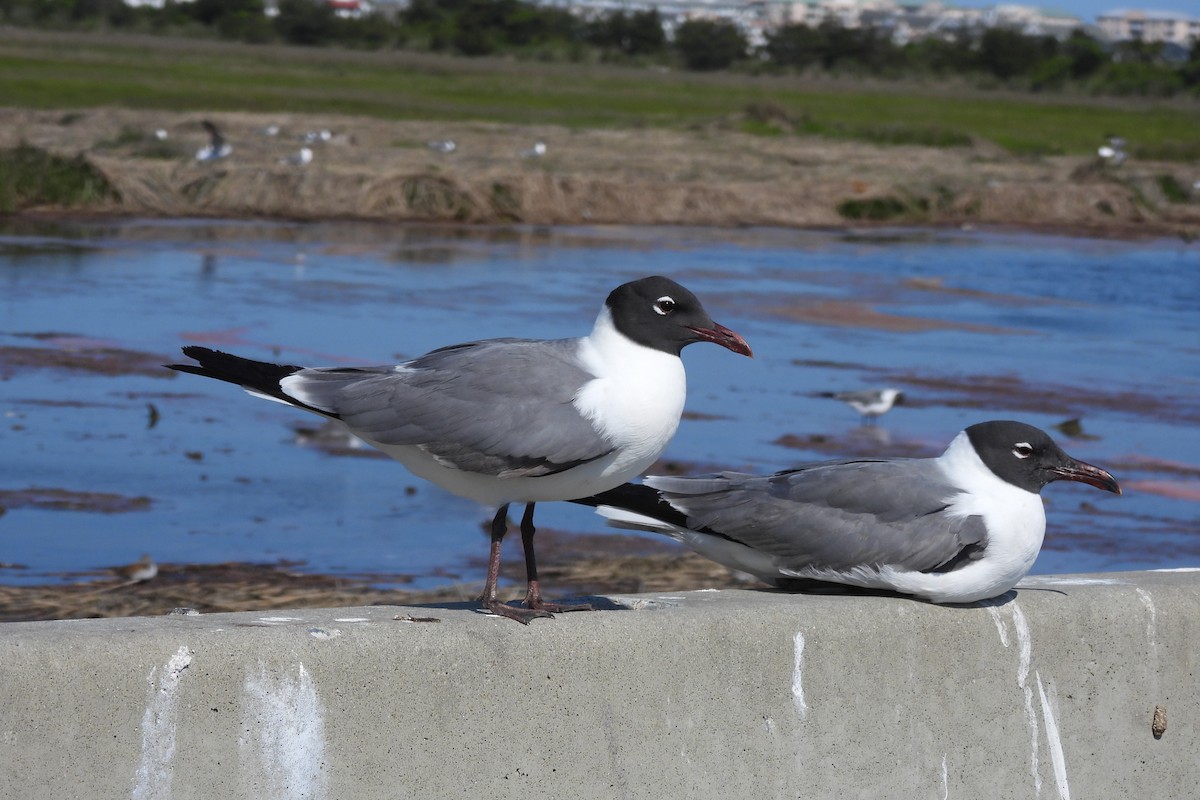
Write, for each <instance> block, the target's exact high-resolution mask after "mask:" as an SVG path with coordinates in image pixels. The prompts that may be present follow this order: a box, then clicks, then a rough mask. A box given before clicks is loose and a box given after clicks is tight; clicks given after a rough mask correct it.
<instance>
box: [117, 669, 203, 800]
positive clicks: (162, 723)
mask: <svg viewBox="0 0 1200 800" xmlns="http://www.w3.org/2000/svg"><path fill="white" fill-rule="evenodd" d="M193 655H194V654H193V653H192V651H191V650H189V649H188V648H187V647H186V646H185V647H180V648H179V650H177V651H176V653H175V655H173V656H171V658H170V659H168V660H167V663H166V664H164V665H163V666H162V668H161V670H160V668H159V667H153V668H152V669H151V670H150V674H149V676H147V680H148V681H149V682H150V701H149V702H148V703H147V704H146V710H145V711H144V712H143V713H142V752H141V756H140V758H139V759H138V766H137V772H136V773H135V774H134V778H133V791H132V792H131V793H130V797H131V798H132V800H168V798H170V797H171V783H172V780H173V779H174V774H175V769H174V763H175V729H176V727H178V724H179V682H180V678H181V677H182V676H183V672H184V670H186V669H187V668H188V667H189V666H190V665H191V663H192V656H193Z"/></svg>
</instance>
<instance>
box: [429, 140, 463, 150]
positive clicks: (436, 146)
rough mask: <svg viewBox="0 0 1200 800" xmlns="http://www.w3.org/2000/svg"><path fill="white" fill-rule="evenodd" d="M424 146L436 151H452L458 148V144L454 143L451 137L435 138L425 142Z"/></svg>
mask: <svg viewBox="0 0 1200 800" xmlns="http://www.w3.org/2000/svg"><path fill="white" fill-rule="evenodd" d="M425 146H426V147H428V148H429V149H430V150H434V151H436V152H438V153H453V152H454V151H455V150H457V149H458V145H456V144H455V143H454V140H453V139H435V140H434V141H432V142H426V144H425Z"/></svg>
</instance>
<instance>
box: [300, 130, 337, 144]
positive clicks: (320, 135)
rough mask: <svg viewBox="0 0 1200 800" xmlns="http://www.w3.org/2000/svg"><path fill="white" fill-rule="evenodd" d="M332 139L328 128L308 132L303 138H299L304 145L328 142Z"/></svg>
mask: <svg viewBox="0 0 1200 800" xmlns="http://www.w3.org/2000/svg"><path fill="white" fill-rule="evenodd" d="M332 138H333V132H332V131H330V130H329V129H328V128H323V129H321V130H319V131H309V132H308V133H306V134H304V136H302V137H301V139H302V140H303V141H304V142H305V143H306V144H316V143H317V142H328V141H329V140H330V139H332Z"/></svg>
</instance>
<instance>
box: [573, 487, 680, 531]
mask: <svg viewBox="0 0 1200 800" xmlns="http://www.w3.org/2000/svg"><path fill="white" fill-rule="evenodd" d="M571 502H572V503H578V504H579V505H583V506H592V507H593V508H595V507H597V506H614V507H616V508H623V509H625V510H626V511H632V512H634V513H635V514H642V515H644V516H647V517H654V518H655V519H660V520H662V521H663V522H668V523H671V524H673V525H679V526H680V527H687V515H685V514H683V513H682V512H680V511H679V510H678V509H676V508H675V507H674V506H672V505H671V504H670V503H668V502H667V501H666V500H664V499H662V495H661V494H659V491H658V490H657V489H654V488H652V487H650V486H645V485H643V484H640V483H623V484H621V485H620V486H618V487H616V488H615V489H609V490H608V491H607V492H600V493H599V494H594V495H592V496H591V497H580V498H576V499H574V500H572V501H571Z"/></svg>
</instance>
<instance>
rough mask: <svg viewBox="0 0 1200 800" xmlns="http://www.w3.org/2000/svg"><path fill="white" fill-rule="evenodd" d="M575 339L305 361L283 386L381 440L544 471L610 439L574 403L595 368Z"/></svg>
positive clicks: (462, 460) (469, 461)
mask: <svg viewBox="0 0 1200 800" xmlns="http://www.w3.org/2000/svg"><path fill="white" fill-rule="evenodd" d="M577 341H578V340H575V339H561V340H554V341H536V340H526V339H490V340H487V341H480V342H469V343H466V344H461V345H454V346H452V347H445V348H442V349H440V350H434V351H433V352H430V353H427V354H426V355H423V356H421V357H420V358H417V359H414V360H412V361H409V362H407V363H405V364H401V365H399V366H395V367H391V366H388V367H366V368H351V369H339V368H333V369H306V370H301V371H300V372H297V373H296V374H295V375H293V376H290V377H288V378H286V379H285V381H286V382H287V385H286V386H285V391H287V392H288V393H289V394H292V395H293V396H296V397H297V398H298V399H300V400H302V401H303V402H305V403H308V404H309V405H312V406H314V407H316V408H319V409H322V410H325V411H328V412H330V413H333V414H336V415H337V416H338V418H340V419H341V420H342V422H344V423H345V424H346V425H347V426H348V427H349V428H350V429H351V430H352V431H353V432H354V433H356V434H359V435H361V436H362V437H363V438H366V439H369V440H371V441H372V442H377V443H379V444H384V445H416V446H419V447H421V448H422V449H424V450H426V451H427V452H429V453H430V454H432V455H434V456H436V457H437V458H438V459H439V460H441V461H443V462H444V463H446V464H448V465H451V466H454V467H456V468H458V469H462V470H466V471H470V472H479V473H483V474H488V475H505V476H518V475H528V476H535V475H546V474H550V473H553V472H559V471H562V470H564V469H568V468H570V467H572V466H575V465H577V464H580V463H582V462H586V461H590V460H593V459H596V458H599V457H601V456H603V455H605V454H606V453H609V452H611V451H612V450H613V444H612V443H611V442H610V441H608V440H607V439H605V438H604V437H603V436H601V435H600V434H599V433H597V431H596V429H595V428H594V427H593V425H592V424H591V422H590V421H589V420H587V419H586V418H585V417H583V416H581V415H580V414H579V412H578V411H577V410H576V408H575V406H574V405H573V403H572V401H573V400H574V398H575V395H576V392H578V390H579V388H580V387H581V386H583V385H584V384H585V383H587V382H588V381H590V380H592V379H593V377H594V376H593V375H591V374H590V373H588V372H587V371H586V370H584V369H583V368H581V367H580V366H579V365H578V363H577V362H576V360H575V358H574V353H575V350H576V343H577Z"/></svg>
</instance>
